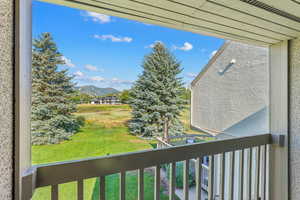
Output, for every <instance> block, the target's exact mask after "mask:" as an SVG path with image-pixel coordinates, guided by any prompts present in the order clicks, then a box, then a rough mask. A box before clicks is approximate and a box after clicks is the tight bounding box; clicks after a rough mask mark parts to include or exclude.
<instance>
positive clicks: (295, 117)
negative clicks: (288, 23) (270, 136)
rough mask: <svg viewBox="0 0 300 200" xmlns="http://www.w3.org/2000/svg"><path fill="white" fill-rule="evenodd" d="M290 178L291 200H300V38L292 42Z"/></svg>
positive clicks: (290, 58)
mask: <svg viewBox="0 0 300 200" xmlns="http://www.w3.org/2000/svg"><path fill="white" fill-rule="evenodd" d="M289 52H290V57H289V63H290V66H289V67H290V105H289V106H290V111H289V112H290V113H289V115H290V121H289V123H290V124H289V126H290V162H291V163H290V174H291V175H290V177H291V180H290V181H291V183H290V184H289V185H290V187H291V197H292V198H291V199H292V200H298V199H300V38H298V39H295V40H292V41H290V47H289Z"/></svg>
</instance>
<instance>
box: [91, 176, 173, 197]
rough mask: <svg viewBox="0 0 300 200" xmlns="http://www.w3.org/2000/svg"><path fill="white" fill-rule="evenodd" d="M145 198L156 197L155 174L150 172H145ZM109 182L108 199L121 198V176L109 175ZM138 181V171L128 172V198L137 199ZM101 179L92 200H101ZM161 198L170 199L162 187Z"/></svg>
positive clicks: (107, 178)
mask: <svg viewBox="0 0 300 200" xmlns="http://www.w3.org/2000/svg"><path fill="white" fill-rule="evenodd" d="M144 181H145V185H144V195H145V196H144V199H149V200H150V199H154V190H153V188H154V176H153V174H152V173H150V172H145V173H144ZM105 182H106V183H107V187H106V190H105V192H106V199H109V200H119V176H118V175H117V174H114V175H110V176H107V177H106V179H105ZM137 185H138V181H137V173H136V172H129V173H127V174H126V188H125V190H126V200H127V199H129V200H136V199H138V198H137V194H138V187H137ZM99 187H100V186H99V179H97V180H96V184H95V187H94V192H93V196H92V200H99ZM160 197H161V200H168V199H169V198H168V195H165V194H164V193H163V190H162V189H161V193H160Z"/></svg>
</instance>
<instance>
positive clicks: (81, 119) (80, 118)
mask: <svg viewBox="0 0 300 200" xmlns="http://www.w3.org/2000/svg"><path fill="white" fill-rule="evenodd" d="M76 120H77V122H78V125H79V126H84V125H85V117H84V116H77V117H76Z"/></svg>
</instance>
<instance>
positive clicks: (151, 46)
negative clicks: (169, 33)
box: [145, 40, 164, 48]
mask: <svg viewBox="0 0 300 200" xmlns="http://www.w3.org/2000/svg"><path fill="white" fill-rule="evenodd" d="M156 43H161V44H164V43H163V42H162V41H160V40H155V41H154V42H153V43H152V44H149V45H148V46H145V48H153V47H154V46H155V44H156Z"/></svg>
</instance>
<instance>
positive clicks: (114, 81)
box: [110, 78, 134, 85]
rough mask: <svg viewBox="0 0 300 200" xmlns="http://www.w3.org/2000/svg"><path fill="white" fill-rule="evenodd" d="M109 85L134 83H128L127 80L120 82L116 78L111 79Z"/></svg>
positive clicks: (130, 82) (129, 82)
mask: <svg viewBox="0 0 300 200" xmlns="http://www.w3.org/2000/svg"><path fill="white" fill-rule="evenodd" d="M110 82H111V83H116V84H128V85H129V84H132V83H134V81H128V80H121V79H118V78H112V79H111V80H110Z"/></svg>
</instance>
